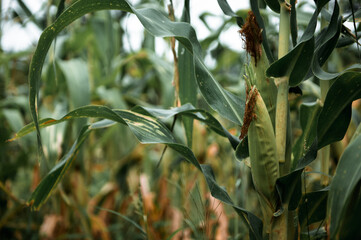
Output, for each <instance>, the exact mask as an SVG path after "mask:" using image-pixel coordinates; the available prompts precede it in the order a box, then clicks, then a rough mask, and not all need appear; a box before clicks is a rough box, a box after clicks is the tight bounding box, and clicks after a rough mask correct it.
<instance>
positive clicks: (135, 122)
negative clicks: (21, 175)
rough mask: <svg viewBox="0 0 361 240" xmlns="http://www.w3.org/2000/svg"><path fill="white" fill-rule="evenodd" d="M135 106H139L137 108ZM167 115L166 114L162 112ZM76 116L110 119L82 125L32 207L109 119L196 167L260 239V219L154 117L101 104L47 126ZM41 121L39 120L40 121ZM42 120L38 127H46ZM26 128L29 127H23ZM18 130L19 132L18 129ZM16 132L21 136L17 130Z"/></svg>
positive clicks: (36, 206)
mask: <svg viewBox="0 0 361 240" xmlns="http://www.w3.org/2000/svg"><path fill="white" fill-rule="evenodd" d="M138 109H139V108H138ZM164 115H167V114H163V116H164ZM78 117H98V118H106V119H108V120H111V121H108V120H106V121H100V122H97V123H95V124H93V125H90V126H85V127H83V129H82V130H81V132H80V134H79V137H78V139H77V141H76V142H75V143H74V145H73V147H72V148H71V150H70V151H69V152H68V153H67V154H66V155H65V156H64V157H63V159H62V160H61V161H60V163H58V164H57V165H56V166H55V167H54V168H53V169H52V170H51V171H50V172H49V173H48V175H47V176H46V177H45V178H44V179H43V180H42V181H41V183H40V184H39V186H38V187H37V188H36V189H35V191H34V193H33V194H32V196H31V198H30V202H31V204H32V208H33V209H39V208H40V206H41V205H42V204H43V203H44V202H45V201H46V199H47V198H48V197H49V196H50V194H51V192H52V190H53V189H54V188H55V186H56V184H57V183H58V182H59V181H60V180H61V179H62V178H63V176H64V174H65V172H66V171H67V170H68V169H69V167H70V165H71V163H72V162H73V160H74V159H75V158H76V153H77V152H78V150H79V148H80V146H81V144H82V142H83V141H84V140H85V139H86V137H87V135H88V133H89V132H90V130H91V129H95V128H101V127H107V126H110V125H112V124H113V122H112V121H116V122H119V123H122V124H124V123H125V124H126V125H127V126H128V127H129V128H130V130H131V131H132V133H133V134H134V135H135V136H136V138H137V139H138V140H139V141H140V142H141V143H143V144H152V143H163V144H166V145H167V146H168V147H170V148H172V149H173V150H175V151H176V152H178V153H179V154H181V155H182V156H183V157H185V159H186V160H187V161H188V162H189V163H191V164H193V165H194V166H195V167H196V168H197V169H198V170H200V171H201V172H202V173H203V175H204V176H205V178H206V182H207V184H208V187H209V189H210V192H211V194H212V196H214V197H215V198H217V199H219V200H221V201H222V202H224V203H226V204H228V205H230V206H232V207H233V208H234V209H235V211H236V212H237V213H238V214H239V215H240V216H241V217H242V219H243V220H244V221H245V223H246V224H247V225H248V227H249V228H250V233H251V235H253V236H254V237H255V238H256V239H262V222H261V220H260V219H258V218H257V217H256V216H254V215H253V214H252V213H250V212H248V211H246V210H245V209H243V208H240V207H238V206H236V205H234V203H233V201H232V200H231V198H230V197H229V195H228V193H227V191H226V190H225V189H223V188H222V187H220V186H219V185H218V184H217V183H216V181H215V178H214V175H213V171H212V169H211V168H210V166H207V165H200V164H199V163H198V161H197V159H196V157H195V156H194V154H193V152H192V151H191V149H189V148H188V147H187V146H184V145H182V144H179V143H177V142H176V140H175V138H174V137H173V135H172V133H171V132H170V130H169V129H168V128H167V127H166V126H165V125H164V124H163V123H161V122H160V121H158V120H156V119H155V118H153V117H150V116H149V115H145V114H142V113H139V112H134V111H129V110H114V111H112V110H110V109H109V108H107V107H103V106H86V107H81V108H78V109H76V110H74V111H72V112H70V113H68V114H67V115H65V116H64V117H63V118H61V119H59V120H52V121H48V125H53V124H56V123H60V122H62V121H65V120H69V119H72V118H78ZM41 122H42V121H41ZM48 125H46V123H44V124H43V125H41V126H48ZM31 127H32V130H35V126H34V124H32V126H31ZM26 131H27V132H28V131H29V127H28V128H27V129H26ZM20 132H21V131H20ZM18 135H21V134H19V133H18Z"/></svg>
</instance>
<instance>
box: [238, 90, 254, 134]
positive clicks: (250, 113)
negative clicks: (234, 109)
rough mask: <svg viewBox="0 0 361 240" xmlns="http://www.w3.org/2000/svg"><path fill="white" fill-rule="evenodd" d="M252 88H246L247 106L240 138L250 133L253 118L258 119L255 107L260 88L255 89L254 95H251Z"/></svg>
mask: <svg viewBox="0 0 361 240" xmlns="http://www.w3.org/2000/svg"><path fill="white" fill-rule="evenodd" d="M249 92H250V90H249V89H248V88H247V90H246V99H247V101H246V107H245V112H244V117H243V126H242V128H241V136H239V139H240V140H243V139H244V138H245V137H246V135H247V133H248V128H249V125H250V124H251V122H252V121H253V119H256V118H257V116H256V114H255V113H254V107H255V105H256V96H257V95H258V90H257V89H254V93H253V94H252V95H249Z"/></svg>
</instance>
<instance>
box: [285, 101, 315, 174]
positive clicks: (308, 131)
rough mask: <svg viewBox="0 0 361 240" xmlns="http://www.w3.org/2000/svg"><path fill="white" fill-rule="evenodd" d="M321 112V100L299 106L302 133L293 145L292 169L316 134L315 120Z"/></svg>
mask: <svg viewBox="0 0 361 240" xmlns="http://www.w3.org/2000/svg"><path fill="white" fill-rule="evenodd" d="M320 112H321V102H320V101H317V102H313V103H304V104H302V105H301V106H300V114H299V115H300V123H301V128H302V135H301V136H300V137H299V138H298V139H297V141H296V143H295V145H294V147H293V150H292V151H293V157H294V160H293V162H292V169H294V168H295V167H296V165H297V163H298V160H299V159H301V157H303V155H304V154H305V153H306V152H307V151H308V149H309V147H310V146H311V145H312V143H313V141H314V139H315V138H316V134H317V120H318V116H319V115H320Z"/></svg>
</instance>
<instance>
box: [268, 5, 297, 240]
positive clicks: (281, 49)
mask: <svg viewBox="0 0 361 240" xmlns="http://www.w3.org/2000/svg"><path fill="white" fill-rule="evenodd" d="M280 5H281V12H280V29H279V39H278V58H279V59H280V58H282V57H283V56H285V55H286V54H287V53H288V50H289V45H290V29H291V28H290V5H289V4H288V3H287V2H286V1H285V2H282V3H281V2H280ZM276 84H277V85H278V92H277V105H276V124H275V134H276V146H277V157H278V161H279V163H280V176H282V175H284V174H286V173H285V171H284V170H283V169H284V168H285V166H287V165H289V164H286V136H287V122H288V121H287V120H288V116H287V114H288V107H289V106H288V84H289V75H288V76H284V77H281V78H278V79H276ZM283 207H284V212H283V213H282V214H281V216H278V217H275V218H274V219H273V220H272V231H271V234H270V239H271V240H273V239H278V240H286V239H287V237H291V236H288V234H287V233H288V230H287V229H288V224H287V223H288V210H287V208H288V207H287V206H283ZM290 227H292V226H290Z"/></svg>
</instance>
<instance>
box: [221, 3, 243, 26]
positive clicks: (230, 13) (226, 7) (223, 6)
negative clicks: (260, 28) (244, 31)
mask: <svg viewBox="0 0 361 240" xmlns="http://www.w3.org/2000/svg"><path fill="white" fill-rule="evenodd" d="M217 2H218V5H219V7H220V8H221V9H222V11H223V13H224V14H226V15H227V16H230V17H234V18H236V20H237V24H238V26H239V27H242V25H243V24H244V20H243V18H242V17H240V16H238V15H237V14H236V13H235V12H233V10H232V8H231V7H230V6H229V4H228V2H227V0H217Z"/></svg>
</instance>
